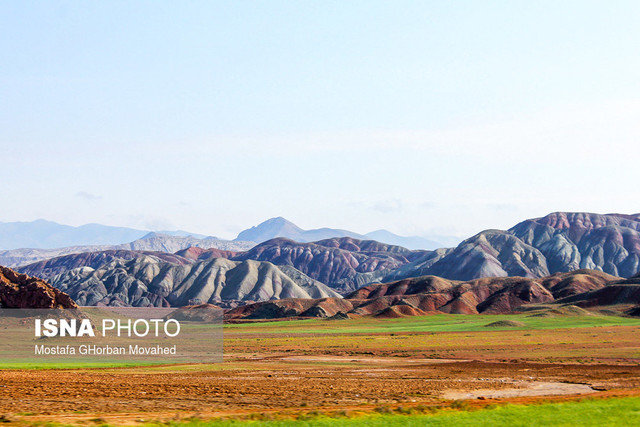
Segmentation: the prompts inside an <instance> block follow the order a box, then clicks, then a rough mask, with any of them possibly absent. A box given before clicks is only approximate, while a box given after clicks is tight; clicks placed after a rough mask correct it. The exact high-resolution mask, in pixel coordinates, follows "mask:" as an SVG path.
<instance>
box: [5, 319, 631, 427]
mask: <svg viewBox="0 0 640 427" xmlns="http://www.w3.org/2000/svg"><path fill="white" fill-rule="evenodd" d="M505 319H506V320H510V321H511V322H512V323H511V322H508V323H507V324H506V325H507V326H505V325H504V324H503V323H499V324H498V325H497V326H495V325H494V326H490V327H489V326H486V325H489V324H492V323H495V322H496V321H500V320H505ZM510 324H511V325H517V326H508V325H510ZM639 333H640V320H637V319H631V318H622V317H604V316H558V317H542V318H540V317H531V316H526V315H517V316H516V315H510V316H483V315H476V316H462V315H438V316H425V317H417V318H402V319H350V320H338V321H327V320H302V321H280V322H265V323H246V324H234V325H227V326H226V327H225V361H224V362H223V363H221V364H212V365H202V364H194V365H180V366H144V367H143V366H139V367H111V368H82V369H59V367H53V368H54V369H37V368H38V367H31V368H32V369H18V366H6V365H5V366H4V367H5V368H9V369H3V370H0V414H4V415H0V416H2V417H3V420H5V421H10V422H12V421H13V422H17V423H24V424H30V423H38V422H43V421H55V422H60V423H65V424H69V423H72V424H73V423H87V422H89V423H98V424H100V423H105V422H106V423H111V424H129V423H130V424H136V423H149V422H159V423H165V422H168V423H173V422H193V421H194V420H212V419H221V418H223V419H225V418H226V419H229V418H231V419H233V420H235V421H234V422H236V421H237V422H243V420H244V421H246V420H249V419H271V418H275V419H283V420H287V419H312V420H313V422H314V423H329V424H331V423H333V422H334V421H336V420H340V419H341V420H342V421H346V418H345V416H346V417H355V416H364V417H365V418H358V420H360V421H362V422H365V421H366V422H367V423H369V422H371V423H373V424H370V425H382V424H379V422H384V423H385V424H387V423H393V422H396V421H397V420H398V418H394V417H406V416H407V415H397V414H398V413H400V414H411V417H413V418H412V419H414V418H415V417H418V418H419V417H431V418H429V420H431V421H433V422H436V421H437V420H438V419H440V418H442V417H445V418H446V417H452V416H454V415H451V413H453V412H454V411H459V410H464V409H479V408H486V407H487V406H489V407H493V406H494V405H498V406H499V407H500V408H502V406H501V405H503V404H514V403H515V404H525V405H531V404H537V403H541V402H543V401H544V402H547V401H561V402H565V403H563V404H562V405H565V406H562V405H561V406H559V407H558V408H560V409H557V408H556V409H550V410H551V413H553V412H554V411H555V412H556V413H561V412H562V411H565V412H566V411H569V412H568V413H571V411H574V410H575V411H576V413H578V411H582V410H589V408H591V410H593V411H595V412H594V413H595V414H596V415H594V416H596V417H597V416H598V415H597V414H601V416H602V417H605V416H608V415H606V414H608V413H609V412H611V411H614V412H615V410H612V409H611V407H617V406H616V405H618V406H620V405H621V406H620V407H624V408H627V409H628V408H632V409H633V410H632V413H635V414H636V415H633V414H632V415H630V416H637V413H638V411H640V399H639V398H636V397H635V396H639V397H640V364H639V363H638V362H640V342H638V339H637V337H638V336H639ZM620 397H623V398H624V399H622V400H620V399H619V398H620ZM594 398H595V399H605V400H602V401H600V400H597V401H594V400H593V399H594ZM566 402H568V403H566ZM593 402H601V403H598V404H595V403H593ZM616 402H618V403H616ZM620 402H622V403H620ZM572 405H573V406H572ZM589 405H591V406H589ZM594 405H596V406H597V405H604V407H605V409H594V408H595V407H594ZM612 405H613V406H612ZM514 408H515V409H514ZM518 408H520V407H519V406H518V407H511V406H508V407H504V408H503V409H501V411H502V412H499V413H498V412H492V411H495V410H496V409H483V410H482V411H477V412H472V413H469V414H470V415H464V414H462V415H460V414H459V415H455V416H458V417H460V416H462V417H471V418H472V419H469V420H468V421H469V423H473V422H474V421H473V419H475V418H473V417H478V416H480V415H478V414H481V413H487V414H489V415H490V416H491V417H494V416H497V415H499V416H498V418H495V419H494V418H489V419H488V420H491V419H494V421H495V422H499V420H500V419H501V418H500V417H502V416H505V417H507V418H504V420H508V419H509V418H508V417H509V416H511V415H509V413H510V412H509V411H512V410H515V411H516V412H517V411H525V410H526V411H532V410H534V409H526V408H528V407H525V409H518ZM532 408H533V406H532ZM535 408H537V409H536V410H540V411H542V412H541V415H540V416H541V417H542V416H543V412H544V411H546V409H544V406H538V405H535ZM572 408H574V409H572ZM580 408H582V409H580ZM606 408H609V409H606ZM433 411H437V412H436V413H435V415H434V414H431V412H433ZM505 411H506V412H505ZM526 411H525V412H526ZM558 411H559V412H558ZM607 411H609V412H607ZM620 411H622V409H620ZM534 412H535V411H534ZM387 413H388V414H387ZM465 413H466V411H465ZM505 413H506V414H507V415H504V414H505ZM527 413H528V412H527ZM371 414H373V415H371ZM385 414H386V415H385ZM394 414H395V415H394ZM496 414H497V415H496ZM327 416H328V417H338V418H336V419H335V420H331V419H329V420H327V419H325V417H327ZM527 416H529V415H527ZM544 416H546V415H544ZM438 417H440V418H438ZM442 419H444V418H442ZM451 419H453V418H446V419H445V420H444V421H442V424H441V425H450V424H447V422H448V421H447V420H451ZM567 419H568V420H569V418H567ZM393 420H396V421H393ZM465 420H466V419H465ZM405 421H406V419H405ZM460 421H462V420H460ZM603 421H606V420H605V419H604V418H603ZM465 422H466V421H465ZM492 422H493V421H492ZM495 422H493V423H495ZM505 422H507V421H505ZM567 422H569V423H570V422H571V421H570V420H569V421H567ZM609 422H610V423H615V422H616V421H615V420H613V421H612V420H611V419H610V420H609ZM376 423H378V424H376ZM438 423H440V421H438ZM404 424H406V423H403V425H404Z"/></svg>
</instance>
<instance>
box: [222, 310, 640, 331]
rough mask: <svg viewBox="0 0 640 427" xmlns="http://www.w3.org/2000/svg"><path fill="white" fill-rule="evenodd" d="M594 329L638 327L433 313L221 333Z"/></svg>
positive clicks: (622, 320)
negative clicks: (499, 323)
mask: <svg viewBox="0 0 640 427" xmlns="http://www.w3.org/2000/svg"><path fill="white" fill-rule="evenodd" d="M501 320H512V321H516V322H520V323H523V324H524V326H519V327H508V326H507V327H504V326H502V327H491V328H488V327H487V326H486V325H488V324H490V323H493V322H497V321H501ZM594 326H640V319H638V318H628V317H620V316H598V315H581V316H549V317H540V316H535V315H532V314H510V315H505V314H497V315H484V314H468V315H467V314H436V315H430V316H419V317H405V318H399V319H376V318H360V319H345V320H324V319H306V320H290V321H278V322H259V323H239V324H230V325H225V326H224V330H225V332H233V333H264V334H282V333H302V334H304V333H309V334H366V333H394V332H478V331H487V330H526V329H563V328H585V327H594Z"/></svg>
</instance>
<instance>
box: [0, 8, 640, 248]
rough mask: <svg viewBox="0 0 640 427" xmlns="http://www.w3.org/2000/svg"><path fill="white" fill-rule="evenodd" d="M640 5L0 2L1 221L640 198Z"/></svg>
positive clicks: (509, 216)
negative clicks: (639, 165)
mask: <svg viewBox="0 0 640 427" xmlns="http://www.w3.org/2000/svg"><path fill="white" fill-rule="evenodd" d="M638 22H640V2H637V1H629V2H624V1H615V2H607V1H598V2H588V1H584V0H581V1H575V2H570V1H562V2H558V1H555V0H554V1H549V2H545V1H534V2H532V1H502V2H490V1H440V2H438V1H420V2H403V1H381V2H376V1H363V2H354V1H344V0H340V1H335V2H331V1H314V2H301V1H300V2H294V1H284V2H276V1H273V0H270V1H264V2H253V1H227V2H211V1H203V2H192V1H189V2H186V1H185V2H159V1H149V2H140V1H139V2H124V1H122V2H79V1H76V2H55V1H51V2H49V1H46V2H44V1H39V2H28V1H14V2H2V3H1V4H0V52H2V54H1V55H2V56H1V60H0V129H1V131H0V150H1V151H0V156H1V163H0V165H1V166H0V199H1V200H2V205H3V208H2V210H1V212H0V221H19V220H24V221H27V220H33V219H36V218H46V219H50V220H54V221H58V222H62V223H67V224H72V225H80V224H83V223H87V222H99V223H103V224H110V225H125V226H133V227H139V228H148V229H167V228H181V229H186V230H190V231H194V232H200V233H205V234H214V235H218V236H221V237H233V236H235V234H236V233H237V232H238V231H239V230H241V229H243V228H246V227H248V226H250V225H254V224H256V223H258V222H260V221H262V220H264V219H266V218H268V217H272V216H278V215H281V216H284V217H286V218H288V219H290V220H292V221H294V222H295V223H297V224H298V225H300V226H301V227H303V228H312V227H319V226H330V227H340V228H348V229H351V230H354V231H357V232H367V231H371V230H373V229H378V228H387V229H389V230H391V231H394V232H397V233H401V234H424V233H442V234H454V235H463V236H465V235H470V234H472V233H475V232H477V231H480V230H482V229H485V228H507V227H510V226H512V225H514V224H515V223H516V222H518V221H519V220H521V219H524V218H527V217H535V216H541V215H544V214H546V213H548V212H551V211H558V210H570V211H593V212H601V213H606V212H625V213H635V212H639V211H640V203H639V200H640V197H639V193H640V191H639V185H638V184H639V179H638V178H639V177H640V170H639V167H638V164H639V161H638V160H639V159H640V25H638Z"/></svg>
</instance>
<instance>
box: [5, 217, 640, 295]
mask: <svg viewBox="0 0 640 427" xmlns="http://www.w3.org/2000/svg"><path fill="white" fill-rule="evenodd" d="M151 238H152V240H153V239H154V238H159V236H157V235H155V236H151ZM172 239H175V238H172ZM180 239H183V244H180V245H176V246H172V245H168V244H164V246H162V245H160V246H158V247H160V248H161V251H149V250H145V249H148V248H152V247H156V246H155V245H148V244H146V243H145V244H141V245H136V246H135V247H125V248H119V249H118V250H116V251H114V250H111V251H104V250H102V251H90V252H87V253H80V254H72V255H66V256H62V257H56V258H53V259H48V260H44V261H40V262H37V263H32V264H30V265H26V266H22V267H19V268H18V270H20V271H21V272H24V273H28V274H29V275H32V276H37V277H41V278H45V279H47V280H51V281H52V283H54V284H55V286H57V287H60V288H61V289H65V290H69V292H70V293H71V294H73V296H74V297H77V296H78V295H86V296H87V298H88V295H89V294H87V293H85V294H83V293H82V292H83V289H92V290H91V292H97V290H99V291H100V292H99V293H100V295H101V298H100V301H103V302H104V301H107V302H110V301H111V300H110V299H109V297H110V294H111V293H113V292H116V293H118V294H119V296H118V297H117V299H115V300H113V301H115V303H117V304H121V303H132V301H136V302H135V303H136V304H147V303H148V304H152V305H155V304H183V303H186V302H185V301H186V300H185V299H184V298H182V297H181V295H182V294H178V293H172V292H173V291H171V292H169V293H166V292H165V291H162V292H160V293H157V292H155V291H149V287H151V288H153V286H155V285H154V283H156V282H155V281H157V280H164V279H157V278H155V276H154V277H153V278H152V280H151V281H149V280H147V279H148V278H147V279H145V280H146V281H144V280H143V281H142V282H141V283H143V284H144V286H146V287H147V290H145V291H144V292H150V293H151V294H153V295H157V296H158V298H157V299H153V298H151V296H150V295H146V294H145V295H144V296H142V294H139V293H137V290H136V291H132V290H131V289H130V288H127V287H125V288H123V287H122V286H119V285H118V286H115V285H114V286H115V287H114V288H113V289H112V290H111V291H109V289H111V288H109V287H108V286H106V285H105V283H104V281H103V279H102V278H108V279H109V280H113V281H114V283H117V284H123V283H138V282H135V280H133V279H132V278H135V279H136V280H138V279H137V276H136V274H138V273H137V271H138V270H139V266H131V267H129V264H127V263H130V262H131V261H134V260H139V259H141V258H144V259H145V263H146V265H151V264H153V267H150V266H149V267H145V268H150V269H151V270H153V271H156V270H159V269H160V270H162V269H163V268H166V269H169V270H171V271H174V270H175V269H177V270H175V271H178V270H180V269H191V268H193V267H192V266H193V265H196V264H199V265H211V266H212V267H211V268H213V266H214V264H211V263H212V262H218V264H215V265H216V266H218V265H224V267H220V268H222V269H234V268H236V267H238V266H240V265H243V263H247V262H257V263H266V265H269V268H268V269H271V268H272V267H270V266H273V269H276V270H278V271H277V272H276V273H277V275H279V274H280V273H283V274H284V275H285V276H287V277H289V279H291V280H293V282H296V283H298V282H299V280H300V278H302V279H304V282H305V283H307V284H309V283H314V284H315V285H314V286H315V287H316V288H318V289H320V285H322V287H325V288H323V289H325V290H324V292H325V293H326V292H327V291H326V289H329V290H331V291H332V292H338V293H340V294H342V295H349V294H350V293H352V292H354V291H356V290H357V289H359V288H361V287H363V286H367V285H369V284H372V283H390V282H394V281H399V280H403V279H408V278H414V277H422V276H437V277H441V278H443V280H453V281H465V282H469V281H473V280H476V279H480V278H486V277H494V278H495V277H522V278H528V279H537V278H541V277H548V276H550V275H553V274H556V273H568V272H571V271H574V270H578V269H589V270H595V271H602V272H604V273H607V274H609V275H611V276H616V277H632V276H634V275H636V274H637V273H638V270H639V269H640V215H637V214H636V215H624V214H606V215H603V214H592V213H567V212H556V213H552V214H549V215H547V216H545V217H541V218H534V219H528V220H525V221H522V222H520V223H519V224H517V225H515V226H514V227H512V228H511V229H509V230H486V231H483V232H481V233H478V234H477V235H475V236H472V237H470V238H469V239H467V240H465V241H463V242H462V243H460V244H459V245H458V246H456V247H455V248H443V249H438V250H410V249H407V248H404V247H401V246H397V245H389V244H385V243H380V242H377V241H373V240H361V239H356V238H352V237H340V238H330V239H323V240H319V241H316V242H296V241H293V240H291V239H287V238H275V239H271V240H268V241H265V242H263V243H260V244H258V245H256V246H253V247H250V246H251V245H247V248H245V249H241V250H237V249H238V248H232V247H229V246H227V247H222V248H218V247H215V246H214V247H213V248H206V247H204V246H203V247H194V246H192V245H191V244H192V243H193V240H192V239H193V238H191V237H188V238H180ZM202 240H203V239H196V243H201V242H202ZM232 243H233V244H238V243H240V242H232ZM178 247H179V248H180V249H179V250H177V251H174V249H176V248H178ZM171 252H175V253H171ZM149 259H152V260H154V261H153V263H151V262H150V261H149ZM222 259H224V260H225V261H224V262H225V263H226V264H220V263H221V262H222V261H220V260H222ZM137 262H138V261H136V263H137ZM227 262H229V263H232V264H233V266H232V264H229V263H227ZM136 263H134V264H136ZM125 265H126V266H127V267H126V268H125ZM160 266H162V267H161V268H160ZM168 266H172V267H171V268H169V267H168ZM128 268H132V269H133V270H132V271H131V272H128ZM216 268H217V267H216ZM263 268H266V267H263ZM89 269H90V270H89ZM110 270H113V272H112V271H110ZM123 271H124V272H123ZM154 274H155V273H154ZM216 275H219V274H218V273H216ZM89 276H92V278H91V279H89ZM98 276H99V280H98ZM224 277H225V279H224V283H227V277H226V276H224ZM233 277H234V278H235V279H234V280H238V279H237V277H240V276H233ZM278 277H280V283H283V280H285V279H283V277H282V276H278ZM96 280H97V281H98V282H100V283H103V284H102V285H101V286H102V287H95V286H97V285H95V284H96V283H97V282H96ZM105 280H106V279H105ZM285 281H286V280H285ZM241 282H242V283H245V282H243V281H241ZM109 283H111V282H109ZM171 283H176V282H175V281H174V280H173V279H172V281H171ZM177 283H178V284H175V285H172V288H171V289H173V287H175V288H176V289H178V288H177V287H178V286H179V284H180V283H181V282H180V280H178V282H177ZM220 283H222V282H220ZM252 283H253V286H254V287H258V288H259V287H261V286H263V285H264V286H266V288H265V290H264V291H255V292H254V291H252V292H254V293H253V294H252V296H251V297H245V296H244V294H243V293H242V292H238V293H236V292H228V293H227V292H226V293H219V294H216V295H218V296H220V297H223V298H222V300H223V301H224V300H229V301H241V302H247V301H249V300H251V298H254V296H255V295H261V297H260V298H263V299H274V298H281V297H282V295H283V294H282V293H279V292H277V291H274V290H273V289H272V286H271V285H269V284H268V283H269V282H262V281H254V282H252ZM298 285H300V283H298ZM198 286H199V285H198ZM136 289H142V285H139V286H138V287H136ZM207 289H208V288H207ZM229 289H233V285H232V287H231V288H229ZM290 289H292V288H290ZM165 290H166V289H165ZM107 291H108V292H107ZM105 292H106V293H105ZM123 292H124V294H123ZM132 292H133V294H132ZM144 292H143V293H144ZM291 292H293V291H291ZM305 292H307V291H305ZM293 293H294V294H295V293H299V291H297V290H296V291H295V292H293ZM312 293H313V292H312ZM125 294H126V295H134V294H135V295H136V298H134V299H131V298H130V297H125V296H124V295H125ZM299 294H300V293H299ZM307 294H309V295H311V294H310V293H309V292H307ZM212 295H214V294H212ZM105 298H106V299H105ZM127 298H128V299H127ZM145 298H146V299H145ZM210 298H211V297H210ZM247 298H249V299H247ZM81 301H85V302H86V301H89V299H86V300H83V299H81ZM91 301H93V302H96V301H94V300H91ZM204 302H208V301H204Z"/></svg>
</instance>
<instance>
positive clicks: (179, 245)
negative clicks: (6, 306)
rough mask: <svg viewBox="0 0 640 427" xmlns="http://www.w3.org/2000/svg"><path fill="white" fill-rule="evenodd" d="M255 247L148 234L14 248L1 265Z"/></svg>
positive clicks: (3, 255)
mask: <svg viewBox="0 0 640 427" xmlns="http://www.w3.org/2000/svg"><path fill="white" fill-rule="evenodd" d="M253 246H254V243H252V242H240V241H230V240H223V239H218V238H216V237H204V238H198V237H195V236H192V235H187V236H170V235H166V234H161V233H155V232H151V233H147V234H145V235H144V236H143V237H142V238H140V239H137V240H134V241H133V242H130V243H123V244H120V245H112V246H108V245H94V246H69V247H64V248H58V249H12V250H8V251H0V265H5V266H7V267H19V266H23V265H27V264H31V263H34V262H37V261H41V260H46V259H51V258H55V257H59V256H63V255H69V254H81V253H86V252H96V251H107V250H132V251H156V252H169V253H173V252H176V251H180V250H182V249H188V248H205V249H210V248H216V249H220V250H223V251H245V250H247V249H250V248H252V247H253Z"/></svg>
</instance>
